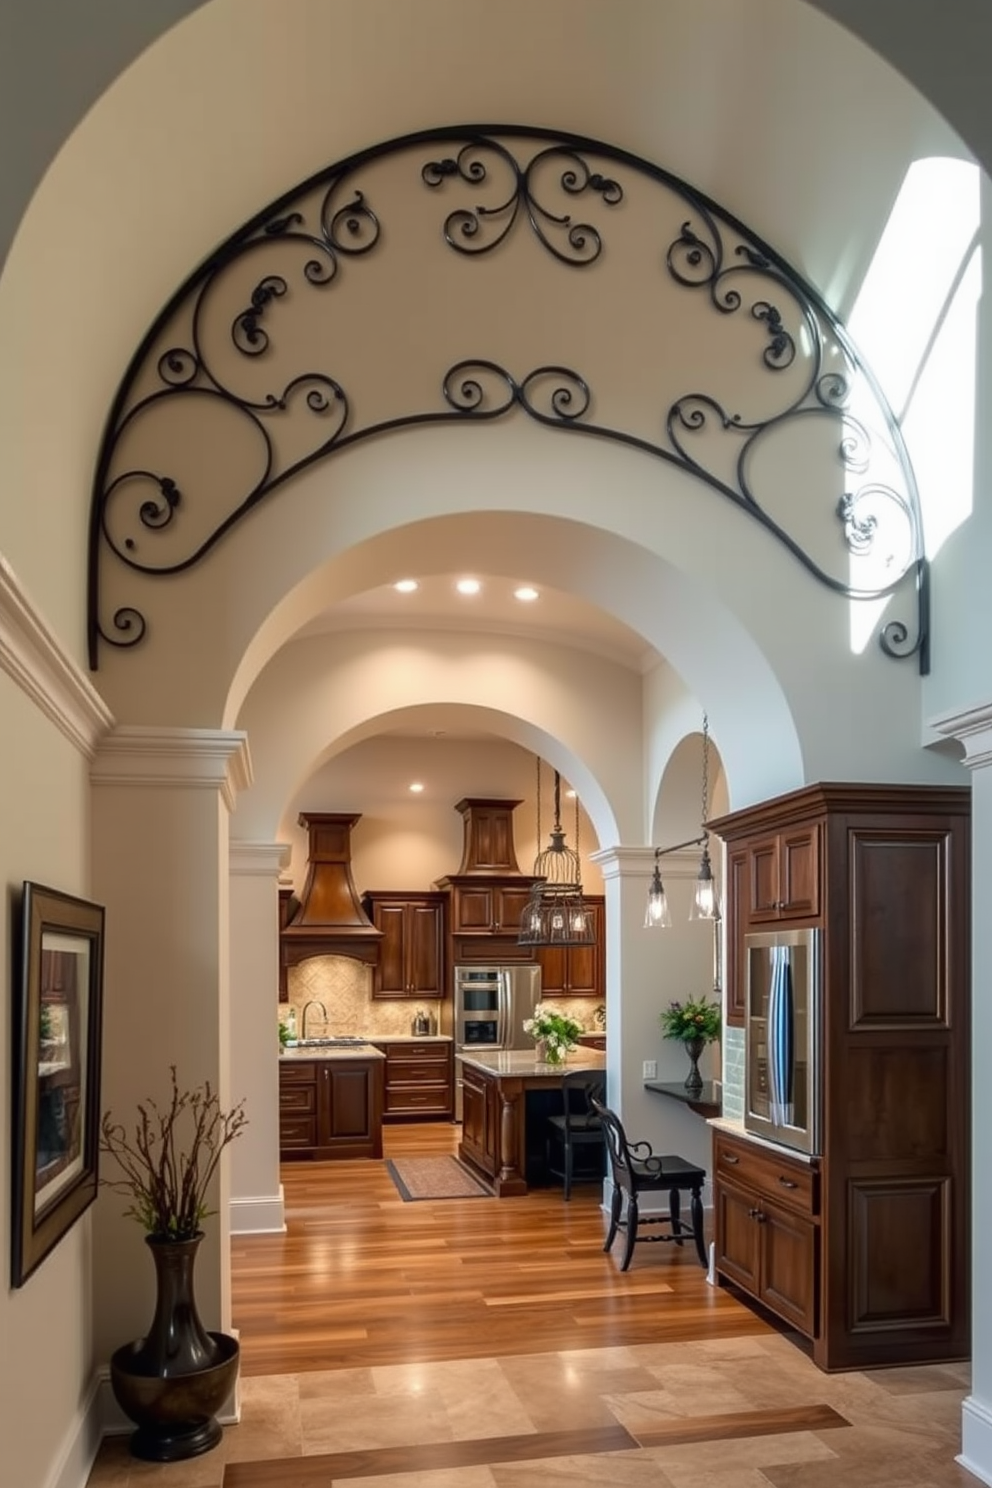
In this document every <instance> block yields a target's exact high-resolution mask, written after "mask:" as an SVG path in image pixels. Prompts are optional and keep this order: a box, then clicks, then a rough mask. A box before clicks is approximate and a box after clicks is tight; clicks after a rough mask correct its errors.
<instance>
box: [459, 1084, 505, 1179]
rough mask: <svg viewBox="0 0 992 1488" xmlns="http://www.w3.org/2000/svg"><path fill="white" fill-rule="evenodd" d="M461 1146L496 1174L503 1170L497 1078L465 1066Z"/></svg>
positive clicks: (472, 1159) (481, 1167)
mask: <svg viewBox="0 0 992 1488" xmlns="http://www.w3.org/2000/svg"><path fill="white" fill-rule="evenodd" d="M462 1070H463V1073H462V1139H461V1149H462V1151H463V1152H464V1155H465V1156H466V1157H467V1158H468V1159H469V1161H470V1162H472V1163H474V1165H475V1166H476V1167H477V1168H478V1169H479V1170H480V1172H482V1173H485V1174H486V1176H487V1177H489V1178H495V1177H496V1174H497V1172H498V1171H499V1120H500V1101H499V1085H498V1083H497V1081H495V1080H487V1079H486V1077H485V1076H484V1075H482V1074H480V1073H479V1071H478V1070H474V1069H472V1068H471V1066H470V1065H463V1066H462Z"/></svg>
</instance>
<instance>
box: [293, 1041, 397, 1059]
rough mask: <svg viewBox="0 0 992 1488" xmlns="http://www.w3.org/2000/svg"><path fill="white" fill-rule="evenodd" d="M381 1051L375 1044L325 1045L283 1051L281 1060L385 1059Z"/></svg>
mask: <svg viewBox="0 0 992 1488" xmlns="http://www.w3.org/2000/svg"><path fill="white" fill-rule="evenodd" d="M385 1057H386V1056H385V1054H383V1052H382V1050H381V1049H377V1048H376V1047H375V1045H374V1044H337V1045H336V1046H332V1045H328V1044H325V1045H323V1046H321V1045H319V1044H318V1045H316V1046H311V1047H310V1048H302V1049H301V1048H300V1047H299V1046H297V1047H295V1048H286V1049H283V1051H282V1053H281V1054H280V1056H279V1058H280V1059H281V1060H287V1061H290V1062H295V1063H297V1064H299V1063H301V1062H302V1063H312V1062H313V1061H314V1060H315V1059H385Z"/></svg>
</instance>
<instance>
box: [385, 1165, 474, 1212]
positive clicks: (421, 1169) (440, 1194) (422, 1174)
mask: <svg viewBox="0 0 992 1488" xmlns="http://www.w3.org/2000/svg"><path fill="white" fill-rule="evenodd" d="M386 1167H387V1168H388V1170H389V1176H390V1178H392V1180H393V1182H394V1183H395V1184H396V1187H397V1190H398V1191H399V1195H400V1198H401V1199H403V1200H405V1201H406V1202H407V1203H410V1202H412V1201H414V1200H416V1199H489V1198H492V1194H491V1193H490V1192H489V1190H488V1189H486V1188H483V1186H482V1184H481V1183H477V1182H476V1180H475V1179H474V1178H473V1177H472V1175H471V1173H470V1172H469V1171H468V1169H467V1168H463V1167H462V1165H461V1163H460V1162H459V1161H458V1159H457V1158H456V1157H391V1158H387V1160H386Z"/></svg>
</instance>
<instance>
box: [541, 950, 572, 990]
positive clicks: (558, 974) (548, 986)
mask: <svg viewBox="0 0 992 1488" xmlns="http://www.w3.org/2000/svg"><path fill="white" fill-rule="evenodd" d="M537 959H538V962H539V963H540V967H541V996H542V997H564V995H565V991H566V982H565V951H564V948H563V947H562V946H539V947H538V951H537Z"/></svg>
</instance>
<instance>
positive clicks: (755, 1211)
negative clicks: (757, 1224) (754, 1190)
mask: <svg viewBox="0 0 992 1488" xmlns="http://www.w3.org/2000/svg"><path fill="white" fill-rule="evenodd" d="M760 1213H761V1210H760V1209H749V1210H748V1211H747V1217H748V1219H757V1217H758V1215H759V1214H760Z"/></svg>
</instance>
